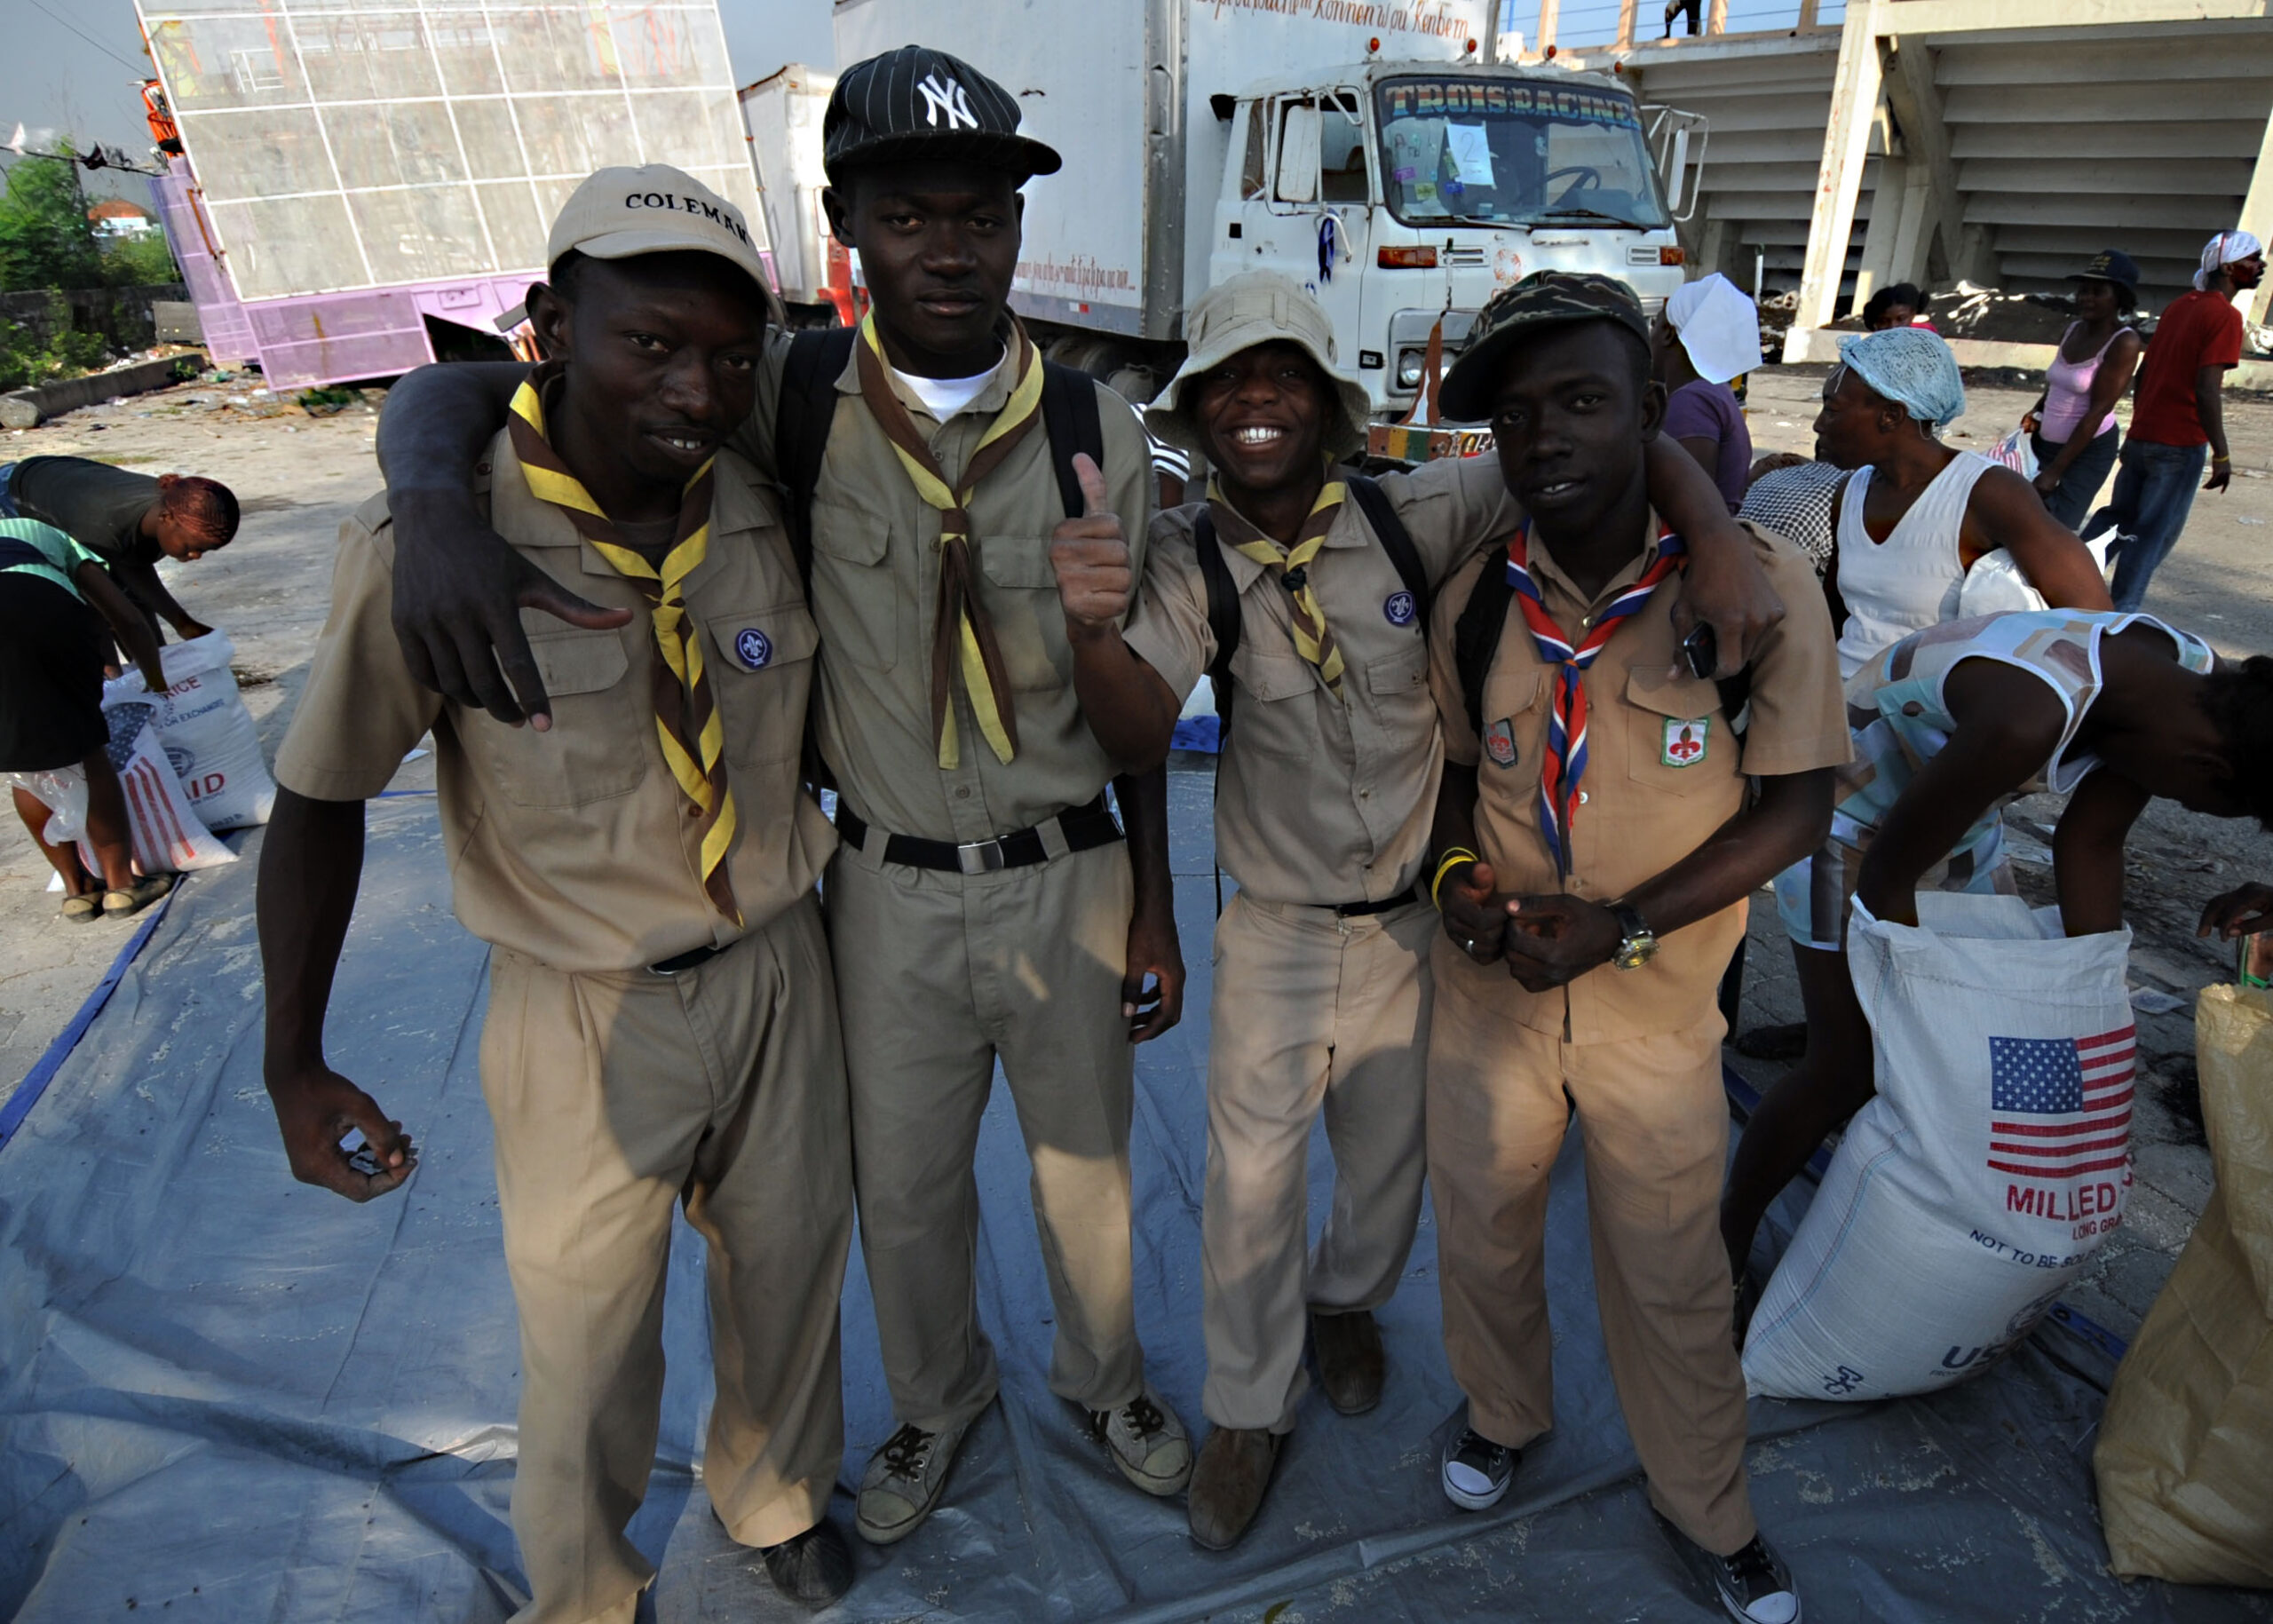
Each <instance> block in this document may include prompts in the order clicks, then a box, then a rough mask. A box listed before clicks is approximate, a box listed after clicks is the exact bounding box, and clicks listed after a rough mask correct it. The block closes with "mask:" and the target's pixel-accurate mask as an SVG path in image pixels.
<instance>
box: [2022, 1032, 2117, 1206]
mask: <svg viewBox="0 0 2273 1624" xmlns="http://www.w3.org/2000/svg"><path fill="white" fill-rule="evenodd" d="M2136 1055H2137V1029H2136V1028H2135V1027H2133V1026H2123V1027H2120V1028H2119V1029H2118V1030H2116V1031H2113V1032H2103V1033H2101V1034H2098V1035H2096V1036H2094V1037H2087V1038H2000V1037H1992V1038H1991V1039H1990V1040H1989V1074H1990V1121H1989V1165H1990V1167H1992V1168H1994V1169H1996V1170H1997V1171H1998V1172H2000V1173H2016V1174H2020V1175H2022V1176H2025V1177H2029V1178H2034V1179H2044V1180H2059V1179H2067V1178H2075V1177H2079V1176H2081V1175H2083V1174H2086V1173H2099V1172H2105V1171H2107V1170H2108V1169H2110V1168H2119V1167H2121V1166H2123V1165H2124V1163H2125V1161H2127V1160H2128V1158H2129V1155H2130V1143H2131V1078H2132V1071H2133V1067H2134V1061H2135V1058H2136Z"/></svg>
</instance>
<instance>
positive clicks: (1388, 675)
mask: <svg viewBox="0 0 2273 1624" xmlns="http://www.w3.org/2000/svg"><path fill="white" fill-rule="evenodd" d="M1366 693H1367V694H1368V695H1369V696H1370V697H1371V699H1372V701H1373V708H1374V714H1375V715H1377V716H1378V717H1380V718H1381V720H1382V724H1383V725H1385V726H1387V727H1390V728H1391V729H1394V730H1405V729H1408V728H1409V729H1410V730H1412V731H1413V732H1414V733H1419V734H1421V735H1422V739H1416V740H1415V741H1414V742H1415V743H1419V742H1422V740H1425V738H1426V736H1427V733H1428V724H1429V719H1430V715H1431V713H1432V712H1433V711H1434V710H1435V709H1436V701H1435V700H1434V698H1432V697H1431V696H1430V693H1429V646H1428V645H1427V644H1426V643H1424V642H1422V640H1421V639H1420V638H1413V639H1412V641H1411V643H1410V645H1409V646H1406V647H1403V648H1399V649H1398V651H1397V652H1396V653H1395V654H1383V655H1382V656H1381V657H1380V658H1378V659H1374V660H1368V661H1366Z"/></svg>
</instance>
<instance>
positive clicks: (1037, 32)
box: [760, 0, 1704, 423]
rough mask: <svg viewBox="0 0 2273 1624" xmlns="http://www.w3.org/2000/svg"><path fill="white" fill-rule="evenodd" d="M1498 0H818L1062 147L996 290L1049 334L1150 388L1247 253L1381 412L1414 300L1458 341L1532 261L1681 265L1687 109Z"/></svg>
mask: <svg viewBox="0 0 2273 1624" xmlns="http://www.w3.org/2000/svg"><path fill="white" fill-rule="evenodd" d="M1496 9H1497V4H1496V0H1389V3H1386V4H1376V3H1374V0H1082V3H1081V4H1073V3H1072V0H837V4H836V12H835V17H836V57H837V60H838V62H839V63H840V64H843V63H850V62H855V61H859V59H862V58H864V57H867V56H871V55H874V54H875V53H876V52H879V51H888V50H891V48H893V47H895V46H898V45H901V44H908V43H910V42H915V43H921V44H931V45H937V46H939V48H941V49H943V50H946V51H950V52H952V53H953V54H954V55H956V56H958V57H961V58H962V59H963V60H965V61H967V62H969V63H970V64H971V66H972V67H976V68H978V69H979V70H980V71H982V72H984V73H986V74H987V75H990V76H991V77H993V78H994V79H995V80H997V81H999V82H1000V83H1002V84H1003V85H1005V86H1007V87H1008V88H1009V89H1010V91H1012V93H1013V94H1015V95H1016V96H1017V97H1018V104H1019V107H1020V109H1021V111H1022V113H1023V114H1024V116H1025V128H1026V131H1028V132H1029V133H1031V134H1033V135H1034V136H1035V137H1037V138H1039V139H1041V140H1044V141H1047V142H1049V144H1050V145H1051V146H1052V147H1056V148H1057V150H1058V151H1059V152H1060V153H1062V154H1064V155H1065V169H1064V170H1062V171H1061V172H1059V173H1058V174H1057V175H1054V176H1050V177H1048V178H1043V179H1040V180H1037V181H1035V182H1034V184H1033V185H1032V186H1029V187H1028V188H1027V192H1026V218H1025V236H1024V242H1025V250H1024V257H1023V259H1022V261H1021V263H1020V265H1019V266H1018V280H1017V281H1016V283H1015V284H1014V290H1013V292H1012V294H1011V298H1010V302H1011V305H1012V306H1013V308H1015V309H1016V310H1017V311H1018V313H1020V315H1021V316H1022V317H1024V318H1025V320H1026V322H1027V324H1028V327H1029V329H1031V330H1032V331H1034V333H1035V335H1036V336H1037V337H1038V338H1041V339H1043V340H1044V341H1045V342H1046V343H1047V344H1048V345H1049V349H1050V352H1051V353H1052V354H1053V355H1054V356H1056V357H1057V359H1060V360H1066V361H1069V362H1071V363H1073V364H1076V365H1080V366H1082V367H1084V368H1087V369H1089V371H1091V372H1093V373H1095V374H1097V376H1101V377H1106V378H1112V379H1115V380H1117V382H1118V384H1119V386H1120V387H1121V388H1122V390H1123V392H1127V393H1132V394H1136V395H1139V396H1144V395H1149V394H1150V393H1151V392H1152V388H1154V387H1156V386H1157V385H1158V384H1160V383H1161V382H1165V381H1166V379H1167V377H1168V375H1169V373H1170V372H1172V371H1173V370H1174V368H1175V367H1176V363H1177V362H1178V360H1180V359H1181V356H1182V352H1183V345H1182V333H1183V321H1184V306H1185V304H1186V302H1187V301H1188V300H1190V299H1192V298H1194V297H1197V296H1198V295H1199V294H1200V292H1201V291H1203V290H1204V289H1207V288H1208V286H1209V285H1210V284H1211V283H1213V282H1215V281H1220V280H1222V279H1224V278H1225V277H1229V276H1232V275H1235V274H1237V273H1239V272H1241V271H1247V270H1255V269H1261V268H1268V269H1271V270H1275V271H1280V272H1283V273H1287V275H1290V276H1292V277H1293V278H1295V280H1296V281H1300V282H1302V283H1303V284H1305V285H1306V286H1308V287H1309V288H1311V289H1312V290H1313V291H1314V292H1316V293H1317V295H1318V296H1319V299H1320V300H1321V301H1322V302H1323V303H1324V304H1325V305H1326V307H1327V311H1328V312H1329V313H1331V314H1332V316H1333V318H1334V334H1335V344H1336V350H1337V359H1338V360H1339V362H1340V364H1341V366H1342V368H1343V369H1344V370H1346V371H1349V372H1351V373H1353V374H1355V376H1358V378H1359V379H1361V380H1362V381H1363V382H1364V384H1365V385H1366V392H1367V394H1368V395H1369V396H1370V397H1371V399H1372V401H1373V404H1374V411H1375V414H1376V416H1377V417H1378V418H1379V419H1380V420H1381V421H1382V422H1384V423H1388V422H1391V421H1394V420H1396V419H1398V418H1402V417H1405V416H1407V415H1409V414H1410V413H1411V411H1412V408H1413V407H1414V401H1415V398H1416V394H1417V392H1419V390H1420V388H1421V386H1422V381H1423V379H1422V374H1423V368H1424V360H1425V356H1426V352H1427V347H1428V341H1429V335H1430V329H1432V328H1434V327H1435V326H1436V325H1437V322H1438V321H1439V319H1440V318H1441V319H1442V320H1443V322H1444V344H1445V350H1446V352H1447V353H1456V352H1457V351H1458V349H1459V348H1460V346H1461V343H1462V342H1463V341H1464V340H1465V338H1466V337H1467V331H1468V325H1469V321H1470V319H1471V318H1472V317H1473V315H1474V313H1475V312H1476V311H1477V309H1478V308H1480V307H1481V306H1482V305H1483V304H1484V303H1485V300H1487V299H1488V298H1490V297H1491V296H1492V294H1493V291H1494V290H1495V289H1498V288H1501V287H1502V286H1504V285H1506V284H1508V283H1509V282H1512V281H1516V280H1517V279H1518V278H1520V277H1522V276H1525V275H1527V274H1529V273H1531V272H1532V271H1537V270H1543V269H1548V268H1557V269H1570V270H1586V271H1600V272H1606V273H1610V274H1612V275H1614V276H1619V277H1622V278H1624V279H1625V280H1626V281H1628V282H1629V283H1630V284H1631V285H1632V286H1633V287H1634V289H1635V291H1636V292H1637V293H1639V294H1640V295H1641V297H1642V299H1643V304H1644V305H1646V306H1647V307H1649V308H1651V310H1654V309H1655V308H1656V307H1657V306H1658V305H1660V304H1662V303H1663V302H1664V300H1665V298H1666V297H1667V295H1668V294H1670V293H1671V292H1672V291H1673V290H1674V289H1675V288H1677V287H1679V286H1680V285H1681V282H1682V280H1683V253H1682V250H1681V248H1680V246H1679V243H1678V241H1677V239H1676V236H1675V229H1674V225H1675V210H1677V209H1678V208H1679V207H1680V206H1681V202H1682V196H1685V197H1686V198H1688V199H1691V200H1693V198H1694V196H1695V194H1696V187H1695V175H1696V172H1697V170H1698V167H1699V165H1701V163H1702V161H1703V148H1704V141H1703V129H1702V124H1703V121H1702V120H1700V119H1697V118H1695V117H1694V116H1692V115H1685V114H1678V113H1672V112H1668V111H1666V110H1663V109H1657V110H1652V111H1651V112H1650V113H1648V114H1647V115H1645V113H1644V111H1643V109H1642V108H1640V107H1637V106H1636V105H1635V99H1634V97H1633V95H1632V94H1631V93H1630V92H1629V91H1628V90H1627V89H1626V87H1625V86H1624V85H1623V84H1622V83H1620V82H1619V81H1618V80H1617V79H1616V78H1614V77H1610V76H1605V75H1591V74H1580V73H1574V72H1571V71H1569V70H1565V69H1562V68H1557V67H1554V66H1552V65H1551V64H1546V65H1538V66H1531V67H1518V66H1516V65H1513V64H1512V63H1509V62H1503V61H1501V60H1498V59H1497V57H1498V55H1499V54H1500V53H1499V51H1498V50H1497V45H1498V44H1499V42H1498V41H1497V40H1496V38H1495V36H1494V34H1493V29H1492V28H1491V24H1492V21H1493V12H1495V10H1496ZM760 165H761V168H764V167H765V166H766V159H765V157H764V154H762V153H761V155H760ZM1661 169H1662V170H1664V171H1665V172H1666V173H1667V174H1668V175H1670V176H1671V177H1672V178H1673V182H1674V186H1675V189H1676V191H1677V192H1678V193H1679V194H1682V196H1676V197H1675V198H1672V199H1669V198H1668V196H1667V184H1666V182H1665V181H1664V180H1663V179H1662V178H1660V170H1661ZM769 172H770V171H769ZM1684 182H1685V183H1686V184H1684ZM771 185H772V183H771V181H770V180H769V182H768V186H769V190H770V189H771ZM777 241H778V239H777Z"/></svg>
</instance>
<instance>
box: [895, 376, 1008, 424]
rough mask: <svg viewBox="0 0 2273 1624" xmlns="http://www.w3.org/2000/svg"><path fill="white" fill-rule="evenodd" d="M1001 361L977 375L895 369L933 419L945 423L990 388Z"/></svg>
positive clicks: (904, 385)
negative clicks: (917, 373) (935, 374)
mask: <svg viewBox="0 0 2273 1624" xmlns="http://www.w3.org/2000/svg"><path fill="white" fill-rule="evenodd" d="M1001 370H1002V362H1000V361H997V362H995V363H994V365H993V366H991V367H989V368H986V371H984V372H981V373H979V374H978V375H977V376H973V377H917V376H915V374H914V373H912V372H902V371H901V370H900V369H899V368H897V367H894V368H892V369H891V375H892V376H894V377H895V378H897V379H899V382H900V384H901V385H902V386H903V387H904V388H906V389H907V392H908V393H910V394H912V395H914V396H915V398H916V399H917V400H921V401H923V409H924V410H925V411H927V412H929V413H931V418H932V421H934V422H935V423H939V424H946V421H947V420H948V419H949V418H950V417H953V416H954V415H955V414H956V413H957V412H960V411H962V409H963V408H965V407H967V406H969V405H970V403H971V402H972V401H973V400H977V399H978V392H979V391H980V390H982V389H984V388H986V385H987V384H988V383H990V382H991V381H992V380H993V378H994V375H995V374H996V373H997V372H999V371H1001Z"/></svg>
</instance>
